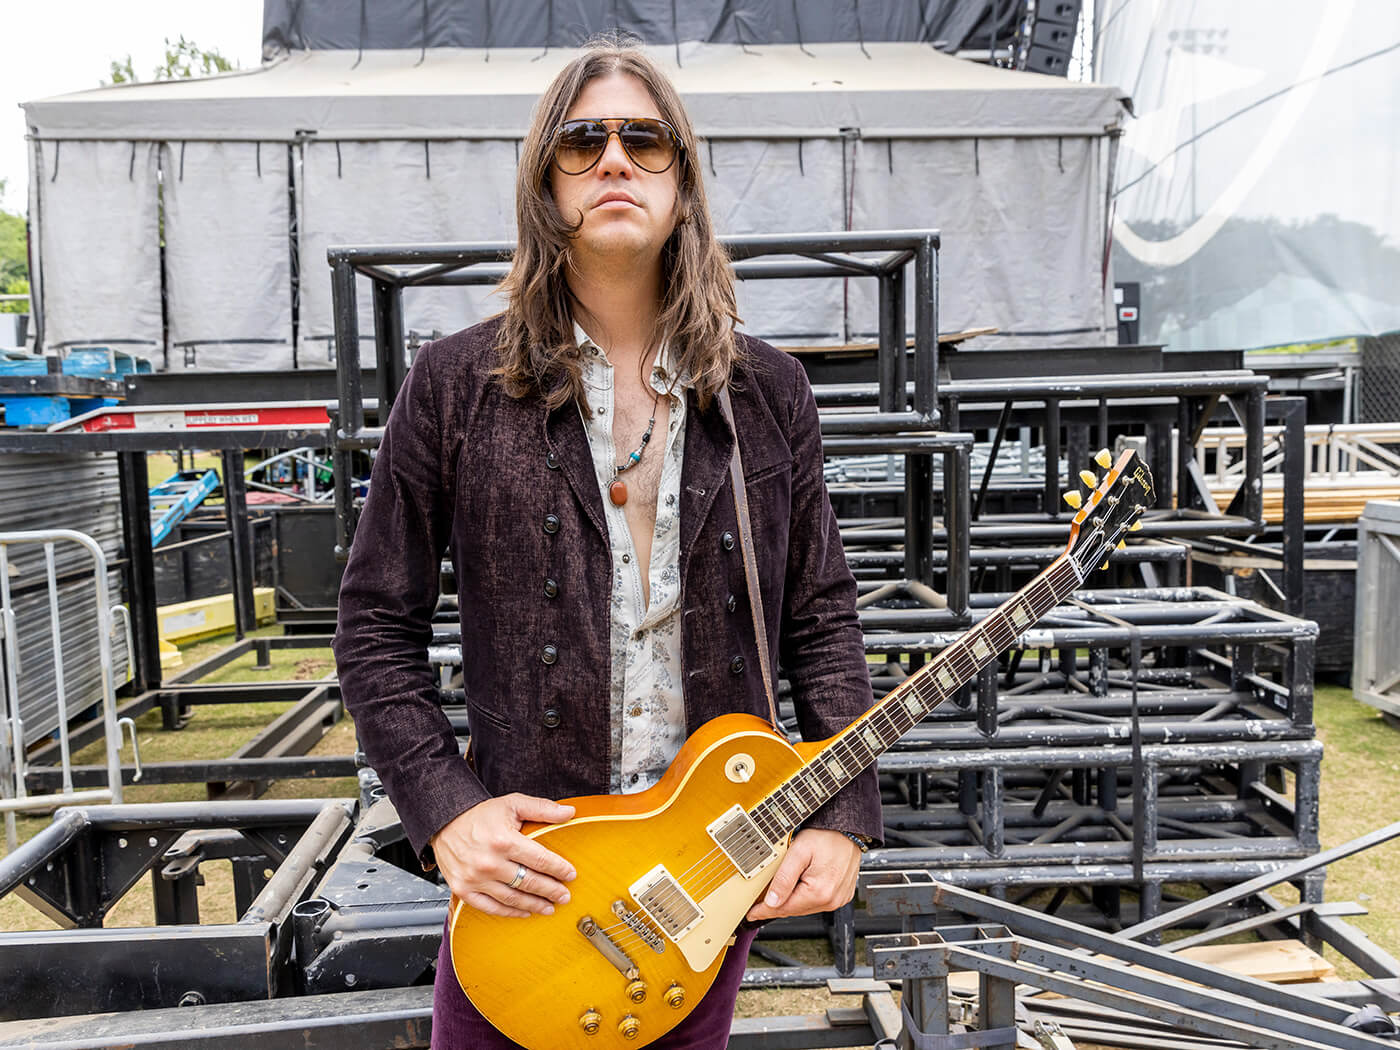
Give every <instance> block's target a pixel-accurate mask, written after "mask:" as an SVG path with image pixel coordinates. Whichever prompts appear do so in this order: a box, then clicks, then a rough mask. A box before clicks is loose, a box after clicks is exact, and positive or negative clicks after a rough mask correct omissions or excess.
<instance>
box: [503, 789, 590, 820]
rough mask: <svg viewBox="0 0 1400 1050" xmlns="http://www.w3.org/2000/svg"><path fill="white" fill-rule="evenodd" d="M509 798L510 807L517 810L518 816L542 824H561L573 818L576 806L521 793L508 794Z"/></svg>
mask: <svg viewBox="0 0 1400 1050" xmlns="http://www.w3.org/2000/svg"><path fill="white" fill-rule="evenodd" d="M507 799H508V801H509V802H510V808H511V809H512V810H514V811H515V815H516V817H518V818H519V819H520V820H532V821H535V822H536V823H541V824H559V823H562V822H563V821H566V820H572V819H573V815H574V807H573V806H564V805H561V804H559V803H558V802H555V801H554V800H553V799H548V798H540V797H538V796H536V795H522V794H519V793H517V794H514V795H510V796H507Z"/></svg>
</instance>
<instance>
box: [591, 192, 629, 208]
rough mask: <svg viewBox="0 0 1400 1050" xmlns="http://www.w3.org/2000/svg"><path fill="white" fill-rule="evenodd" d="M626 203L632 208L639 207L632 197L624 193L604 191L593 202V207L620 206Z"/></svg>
mask: <svg viewBox="0 0 1400 1050" xmlns="http://www.w3.org/2000/svg"><path fill="white" fill-rule="evenodd" d="M628 205H630V206H632V207H633V208H640V207H641V205H640V204H638V203H637V202H636V200H635V199H634V198H632V197H629V196H628V195H627V194H625V193H605V194H603V195H602V196H601V197H599V198H598V199H597V200H596V201H594V203H593V207H595V208H621V207H625V206H628Z"/></svg>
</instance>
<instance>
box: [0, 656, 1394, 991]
mask: <svg viewBox="0 0 1400 1050" xmlns="http://www.w3.org/2000/svg"><path fill="white" fill-rule="evenodd" d="M279 631H280V628H267V629H264V630H260V631H258V632H255V634H256V635H265V634H275V633H279ZM230 641H231V638H228V637H224V638H216V639H212V640H209V641H205V642H200V643H196V644H194V645H192V646H189V647H186V648H185V649H184V650H183V655H184V658H185V661H186V664H187V665H188V664H193V663H195V662H197V661H199V660H201V659H203V658H204V657H205V656H208V655H211V654H212V653H214V652H217V651H218V650H219V649H220V648H222V647H223V646H225V645H227V644H229V642H230ZM253 665H254V657H253V655H252V654H251V653H250V654H248V655H246V656H244V657H240V658H239V659H237V660H235V661H233V662H231V663H229V664H227V665H225V666H224V667H222V668H220V669H219V670H218V671H216V672H214V673H213V674H211V675H210V676H208V677H207V678H206V679H204V681H208V682H240V681H266V680H275V679H302V680H314V679H318V678H322V677H324V676H325V675H327V674H329V673H331V672H332V671H333V670H334V663H333V659H332V656H331V653H330V651H329V650H273V651H272V667H271V668H270V669H264V670H259V669H256V668H255V667H254V666H253ZM287 707H288V705H287V704H285V703H256V704H230V705H220V706H208V707H205V706H201V707H198V708H195V709H194V714H193V718H192V719H191V721H190V722H189V723H188V725H187V726H186V727H185V728H184V729H182V730H180V731H179V732H174V733H171V732H166V731H165V730H163V729H162V728H161V718H160V713H159V712H158V711H150V712H147V713H146V714H145V715H143V716H142V717H141V718H140V719H138V720H137V730H138V737H139V739H140V743H141V755H142V758H143V760H144V761H150V762H157V761H179V760H188V759H194V758H200V757H217V756H224V755H229V754H232V753H233V752H234V751H236V750H237V749H238V748H239V747H240V746H242V744H244V743H245V742H246V741H247V740H248V739H249V738H251V737H252V736H253V735H254V734H256V733H257V732H258V731H259V730H260V729H262V728H263V726H265V725H266V724H267V723H268V722H269V721H270V720H271V719H273V718H275V717H276V716H277V715H278V714H280V713H281V712H282V711H284V710H286V708H287ZM1316 719H1317V726H1318V735H1319V737H1320V738H1321V739H1322V740H1323V742H1324V744H1325V747H1326V752H1325V758H1324V760H1323V766H1322V844H1323V846H1324V848H1326V847H1330V846H1334V845H1337V844H1339V843H1342V842H1345V841H1347V840H1348V839H1351V838H1354V837H1356V836H1358V835H1362V834H1365V833H1366V832H1368V831H1371V830H1373V829H1375V828H1378V827H1380V826H1382V825H1384V824H1387V823H1390V822H1392V821H1395V820H1400V730H1397V729H1394V728H1392V727H1391V726H1389V725H1387V724H1386V723H1385V722H1384V721H1383V720H1382V719H1381V717H1380V715H1379V713H1377V712H1376V711H1374V710H1373V709H1371V708H1369V707H1366V706H1364V705H1362V704H1360V703H1358V702H1356V701H1355V700H1354V699H1353V698H1352V696H1351V692H1350V691H1349V690H1347V689H1344V688H1341V687H1337V686H1328V685H1320V686H1319V687H1318V689H1317V694H1316ZM354 742H355V741H354V729H353V726H352V725H351V723H350V720H349V719H348V718H346V719H343V720H342V721H341V722H339V723H338V724H337V725H335V726H334V727H332V728H331V730H330V731H329V732H328V733H327V734H326V736H325V737H324V738H322V740H321V741H320V742H319V743H318V744H317V745H316V747H315V748H314V749H313V751H314V753H317V754H348V753H350V752H351V751H353V750H354ZM101 760H102V759H101V754H100V745H94V746H92V747H89V748H87V749H85V750H84V751H82V752H80V753H79V754H78V755H77V756H76V758H75V761H77V762H79V763H84V762H100V761H101ZM355 794H356V784H355V781H354V779H353V778H349V777H347V778H341V779H337V780H318V781H281V782H278V783H276V784H274V785H273V786H272V788H271V790H270V791H269V793H268V796H267V797H273V798H298V797H300V798H313V797H334V796H345V797H353V796H354V795H355ZM202 797H204V795H203V790H202V788H198V787H195V786H193V785H162V786H143V785H139V784H138V785H133V786H131V787H129V788H128V789H127V791H126V799H127V801H131V802H159V801H179V800H186V799H199V798H202ZM18 823H19V833H20V838H21V840H24V839H27V838H28V837H30V836H32V835H33V834H35V833H36V832H38V831H39V830H40V829H41V828H43V827H45V826H46V825H47V823H48V818H47V817H30V818H25V819H21V820H20V821H19V822H18ZM1397 865H1400V842H1394V843H1390V844H1388V845H1385V846H1380V847H1377V848H1375V849H1372V850H1370V851H1368V852H1366V853H1364V854H1361V855H1359V856H1356V857H1352V858H1350V859H1348V860H1345V861H1342V862H1341V863H1339V864H1336V865H1334V866H1333V869H1332V870H1331V871H1330V872H1329V873H1328V880H1327V899H1328V900H1333V901H1346V900H1354V901H1357V902H1359V903H1361V904H1363V905H1365V906H1366V907H1367V908H1369V909H1370V912H1371V913H1370V914H1369V915H1366V916H1359V917H1357V918H1355V919H1353V920H1351V921H1353V922H1354V923H1355V924H1356V925H1357V926H1358V927H1360V928H1361V929H1362V930H1364V931H1365V932H1366V933H1367V934H1368V935H1369V936H1371V938H1372V939H1374V940H1375V941H1376V942H1377V943H1378V944H1380V945H1381V946H1383V947H1385V948H1386V949H1388V950H1389V951H1391V952H1393V953H1396V954H1400V877H1397V876H1396V875H1395V872H1396V870H1397ZM201 871H202V872H203V874H204V879H205V884H204V885H203V886H202V887H201V888H200V891H199V897H200V914H201V918H202V920H203V921H204V922H209V923H217V922H232V921H233V920H234V919H235V918H236V916H235V915H234V914H233V903H232V900H233V893H232V879H231V873H230V871H229V866H228V863H227V862H214V863H211V864H206V865H203V866H202V868H201ZM1276 893H1277V895H1278V896H1280V897H1288V896H1289V894H1288V892H1287V888H1286V887H1284V888H1282V889H1281V890H1278V891H1276ZM1294 899H1296V898H1294ZM153 919H154V913H153V908H152V904H151V893H150V887H149V877H148V878H147V880H146V881H145V882H144V883H142V884H138V886H137V887H136V888H135V889H134V890H133V891H132V892H131V893H129V894H127V896H126V897H125V898H124V899H123V900H122V901H121V902H120V903H119V904H118V905H117V906H116V908H115V909H114V910H113V912H112V913H111V914H110V915H109V917H108V920H107V925H108V926H114V927H115V926H145V925H149V924H150V923H151V922H153ZM49 928H53V924H52V923H51V922H50V921H49V920H48V919H46V918H44V917H43V916H42V915H40V914H39V913H38V912H37V911H35V910H33V909H32V908H30V907H29V906H28V905H27V904H25V903H24V902H23V901H21V900H20V899H19V898H17V897H15V896H13V895H11V896H9V897H6V898H3V899H0V930H22V929H49ZM773 947H775V948H777V949H778V950H780V951H783V952H785V953H787V954H789V955H792V956H795V957H797V958H798V959H800V960H802V961H803V962H809V963H825V962H830V955H829V954H828V953H827V951H826V949H825V947H824V946H822V945H819V944H815V943H812V942H802V941H787V942H773ZM858 954H859V957H860V958H861V959H862V960H863V959H864V951H863V949H862V950H861V951H860V952H859V953H858ZM1327 954H1328V958H1329V960H1330V961H1331V962H1332V963H1333V964H1334V965H1335V966H1336V967H1337V969H1338V971H1339V972H1340V974H1341V975H1342V976H1343V977H1344V978H1357V977H1360V976H1363V975H1362V974H1361V973H1360V971H1359V970H1357V968H1356V967H1354V966H1352V965H1351V964H1350V963H1348V962H1346V960H1344V959H1341V958H1340V957H1338V956H1337V955H1336V953H1335V952H1333V951H1332V950H1331V949H1328V951H1327ZM751 962H752V963H753V964H754V965H764V964H763V963H762V961H761V960H759V959H757V958H756V957H755V958H753V959H752V960H751ZM847 1005H851V1006H854V1005H858V999H857V998H855V997H844V999H838V998H834V997H832V996H829V995H827V994H826V992H825V991H824V990H821V989H810V990H807V989H803V990H762V991H750V992H743V993H741V995H740V999H739V1004H738V1013H739V1015H740V1016H757V1015H769V1016H772V1015H784V1014H802V1013H815V1012H819V1011H821V1010H824V1009H826V1008H827V1007H830V1006H847Z"/></svg>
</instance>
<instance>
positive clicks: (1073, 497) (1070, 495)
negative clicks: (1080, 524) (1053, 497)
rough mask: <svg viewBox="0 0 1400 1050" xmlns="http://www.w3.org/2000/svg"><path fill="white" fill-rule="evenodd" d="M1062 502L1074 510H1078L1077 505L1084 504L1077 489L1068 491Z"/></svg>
mask: <svg viewBox="0 0 1400 1050" xmlns="http://www.w3.org/2000/svg"><path fill="white" fill-rule="evenodd" d="M1064 500H1065V502H1066V503H1068V504H1069V505H1070V506H1071V507H1073V508H1074V509H1075V510H1078V509H1079V505H1080V504H1081V503H1083V502H1084V497H1083V496H1081V495H1080V494H1079V490H1078V489H1070V490H1069V491H1068V492H1066V493H1065V495H1064Z"/></svg>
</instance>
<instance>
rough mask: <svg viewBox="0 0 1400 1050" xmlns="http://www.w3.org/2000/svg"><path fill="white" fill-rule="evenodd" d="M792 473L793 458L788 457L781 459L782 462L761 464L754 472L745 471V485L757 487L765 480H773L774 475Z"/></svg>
mask: <svg viewBox="0 0 1400 1050" xmlns="http://www.w3.org/2000/svg"><path fill="white" fill-rule="evenodd" d="M791 472H792V457H791V456H788V457H787V458H786V459H780V460H777V461H776V462H771V463H763V464H760V465H758V466H756V467H755V468H754V469H753V470H745V471H744V484H745V485H756V484H758V483H759V482H760V481H765V480H767V479H768V478H771V477H772V476H773V475H774V474H781V473H791Z"/></svg>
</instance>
